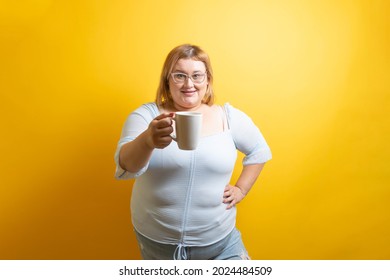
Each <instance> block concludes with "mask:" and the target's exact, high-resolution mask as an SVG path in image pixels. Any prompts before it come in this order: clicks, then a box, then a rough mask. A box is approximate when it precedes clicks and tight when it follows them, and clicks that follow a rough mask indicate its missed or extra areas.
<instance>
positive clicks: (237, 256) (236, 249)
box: [135, 228, 250, 260]
mask: <svg viewBox="0 0 390 280" xmlns="http://www.w3.org/2000/svg"><path fill="white" fill-rule="evenodd" d="M135 234H136V237H137V241H138V246H139V248H140V250H141V254H142V258H143V259H144V260H173V259H187V260H249V259H250V258H249V256H248V252H247V250H246V249H245V246H244V243H243V242H242V239H241V233H240V232H239V231H238V230H237V229H236V228H234V229H233V230H232V231H231V232H230V233H229V234H228V235H227V236H226V237H225V238H224V239H222V240H220V241H218V242H216V243H214V244H211V245H208V246H202V247H181V248H178V246H177V245H170V244H162V243H158V242H155V241H153V240H150V239H148V238H146V237H145V236H143V235H142V234H140V233H138V232H137V231H136V230H135ZM178 249H179V251H181V252H179V253H180V256H179V258H177V256H178Z"/></svg>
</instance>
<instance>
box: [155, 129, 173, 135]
mask: <svg viewBox="0 0 390 280" xmlns="http://www.w3.org/2000/svg"><path fill="white" fill-rule="evenodd" d="M172 132H173V127H172V126H167V127H162V128H159V129H157V131H156V135H158V136H160V137H163V136H169V135H171V134H172Z"/></svg>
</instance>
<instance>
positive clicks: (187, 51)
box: [155, 44, 214, 107]
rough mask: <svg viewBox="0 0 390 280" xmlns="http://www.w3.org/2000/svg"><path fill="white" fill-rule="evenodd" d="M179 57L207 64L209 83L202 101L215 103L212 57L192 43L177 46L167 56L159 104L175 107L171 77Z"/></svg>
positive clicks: (159, 90)
mask: <svg viewBox="0 0 390 280" xmlns="http://www.w3.org/2000/svg"><path fill="white" fill-rule="evenodd" d="M179 59H193V60H198V61H202V62H203V63H204V65H205V66H206V73H207V80H208V85H207V90H206V94H205V96H204V98H203V100H202V103H204V104H207V105H209V106H211V105H213V104H214V92H213V69H212V68H211V63H210V58H209V56H208V55H207V53H206V52H204V51H203V50H202V49H201V48H200V47H198V46H195V45H190V44H184V45H180V46H177V47H176V48H174V49H173V50H171V51H170V52H169V54H168V56H167V58H166V59H165V62H164V66H163V69H162V72H161V77H160V84H159V86H158V89H157V95H156V100H155V101H156V103H157V105H158V106H159V107H160V106H161V107H165V106H167V107H173V99H172V95H171V93H170V91H169V77H170V75H171V73H172V70H173V67H174V66H175V65H176V63H177V61H178V60H179Z"/></svg>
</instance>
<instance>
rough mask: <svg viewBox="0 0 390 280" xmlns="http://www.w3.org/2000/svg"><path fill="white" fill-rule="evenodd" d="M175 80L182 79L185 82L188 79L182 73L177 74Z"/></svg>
mask: <svg viewBox="0 0 390 280" xmlns="http://www.w3.org/2000/svg"><path fill="white" fill-rule="evenodd" d="M175 78H177V79H180V80H184V79H185V78H186V75H185V74H182V73H176V74H175Z"/></svg>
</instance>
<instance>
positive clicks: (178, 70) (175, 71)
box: [172, 69, 203, 74]
mask: <svg viewBox="0 0 390 280" xmlns="http://www.w3.org/2000/svg"><path fill="white" fill-rule="evenodd" d="M177 72H180V73H183V74H188V73H186V72H185V71H183V70H180V69H176V70H173V71H172V73H177ZM197 72H200V73H203V72H202V71H201V70H195V71H194V72H193V74H194V73H197Z"/></svg>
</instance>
